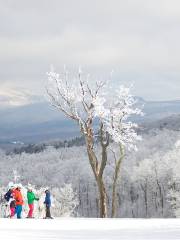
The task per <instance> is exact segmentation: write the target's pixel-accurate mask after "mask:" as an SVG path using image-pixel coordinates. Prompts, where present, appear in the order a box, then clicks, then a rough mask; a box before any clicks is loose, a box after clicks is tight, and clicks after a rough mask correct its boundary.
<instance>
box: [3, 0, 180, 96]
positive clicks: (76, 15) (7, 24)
mask: <svg viewBox="0 0 180 240" xmlns="http://www.w3.org/2000/svg"><path fill="white" fill-rule="evenodd" d="M0 4H1V9H0V16H1V19H2V21H1V22H0V31H1V36H0V53H1V54H0V64H1V66H2V68H1V71H0V81H1V82H2V83H4V84H5V82H6V84H8V85H11V84H12V85H13V84H14V85H23V86H27V87H30V86H32V89H33V88H34V89H37V86H38V87H40V86H42V83H43V81H44V78H45V77H46V76H45V73H46V72H47V71H48V69H49V65H50V64H54V65H55V66H57V67H62V66H63V65H64V64H67V65H68V66H69V67H70V68H73V67H78V65H79V64H80V65H82V66H83V67H84V68H85V70H87V71H88V72H89V71H90V72H93V73H94V74H102V75H104V74H105V73H107V74H108V73H109V72H111V70H112V69H115V71H116V76H115V80H116V81H117V82H118V80H117V79H122V81H123V82H128V83H129V82H130V81H133V82H134V86H135V88H137V87H138V90H136V91H135V92H137V93H138V94H140V95H141V96H143V97H145V98H149V99H167V98H168V99H172V98H178V97H179V92H180V84H179V75H180V70H179V69H180V61H179V55H180V45H179V42H180V32H179V25H180V2H179V1H178V0H156V1H155V0H151V1H150V0H148V1H143V0H136V1H134V0H127V1H122V0H112V1H109V0H96V1H95V0H91V1H84V0H76V1H73V0H66V1H65V0H53V1H50V0H39V1H35V0H31V1H24V0H16V1H12V0H11V1H10V0H7V1H2V0H0ZM175 85H176V88H175V89H174V86H175ZM147 86H148V90H147V88H146V87H147ZM170 86H171V87H170ZM162 88H163V89H164V91H161V89H162ZM170 89H171V91H172V92H171V93H170V92H169V90H170Z"/></svg>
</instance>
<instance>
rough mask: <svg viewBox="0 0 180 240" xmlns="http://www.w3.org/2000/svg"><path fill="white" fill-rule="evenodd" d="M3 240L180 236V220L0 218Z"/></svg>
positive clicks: (162, 237)
mask: <svg viewBox="0 0 180 240" xmlns="http://www.w3.org/2000/svg"><path fill="white" fill-rule="evenodd" d="M0 239H2V240H10V239H11V240H12V239H13V240H16V239H18V240H21V239H23V240H24V239H26V240H30V239H33V240H36V239H37V240H41V239H45V240H57V239H61V240H62V239H76V240H77V239H80V240H81V239H83V240H85V239H88V240H90V239H101V240H106V239H110V240H111V239H112V240H113V239H121V240H123V239H126V240H127V239H128V240H129V239H135V240H136V239H138V240H142V239H148V240H150V239H156V240H160V239H178V240H179V239H180V219H147V220H144V219H82V218H68V219H64V218H60V219H53V220H51V219H49V220H44V219H21V220H17V219H0Z"/></svg>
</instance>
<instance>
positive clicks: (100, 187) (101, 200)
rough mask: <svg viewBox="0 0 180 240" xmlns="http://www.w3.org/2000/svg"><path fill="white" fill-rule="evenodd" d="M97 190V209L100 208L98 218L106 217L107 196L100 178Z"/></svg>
mask: <svg viewBox="0 0 180 240" xmlns="http://www.w3.org/2000/svg"><path fill="white" fill-rule="evenodd" d="M97 184H98V190H99V205H100V206H99V207H100V217H101V218H106V217H107V194H106V189H105V185H104V182H103V179H102V178H99V179H98V181H97Z"/></svg>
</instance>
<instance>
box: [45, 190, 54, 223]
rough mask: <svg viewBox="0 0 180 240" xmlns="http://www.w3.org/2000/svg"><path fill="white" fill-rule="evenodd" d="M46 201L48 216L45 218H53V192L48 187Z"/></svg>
mask: <svg viewBox="0 0 180 240" xmlns="http://www.w3.org/2000/svg"><path fill="white" fill-rule="evenodd" d="M45 194H46V196H45V201H44V204H45V205H46V217H45V218H51V219H52V217H51V212H50V208H51V194H50V191H49V190H48V189H46V191H45Z"/></svg>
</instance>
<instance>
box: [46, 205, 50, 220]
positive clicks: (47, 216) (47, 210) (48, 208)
mask: <svg viewBox="0 0 180 240" xmlns="http://www.w3.org/2000/svg"><path fill="white" fill-rule="evenodd" d="M46 218H51V212H50V206H48V205H46Z"/></svg>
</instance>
